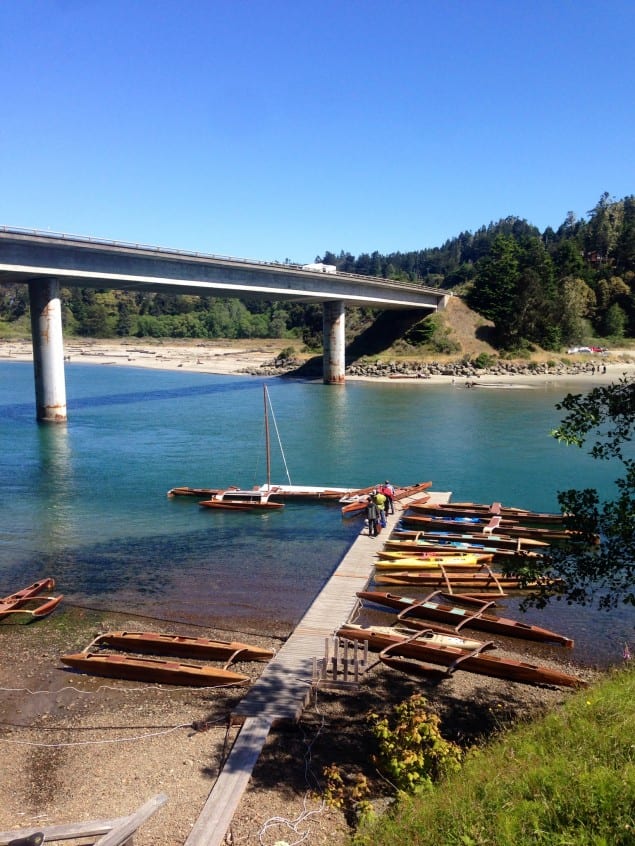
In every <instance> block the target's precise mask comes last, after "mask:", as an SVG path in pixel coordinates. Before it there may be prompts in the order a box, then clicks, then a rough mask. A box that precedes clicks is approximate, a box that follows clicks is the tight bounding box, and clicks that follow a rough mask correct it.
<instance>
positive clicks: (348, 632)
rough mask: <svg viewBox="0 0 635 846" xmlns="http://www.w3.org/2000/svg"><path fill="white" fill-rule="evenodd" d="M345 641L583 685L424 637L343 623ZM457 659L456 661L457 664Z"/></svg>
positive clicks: (478, 669) (473, 668) (492, 672)
mask: <svg viewBox="0 0 635 846" xmlns="http://www.w3.org/2000/svg"><path fill="white" fill-rule="evenodd" d="M337 634H338V636H339V637H341V638H346V639H347V640H353V641H355V640H357V641H366V642H367V643H368V647H369V649H371V650H372V651H373V652H382V651H383V650H385V649H389V654H390V655H391V656H396V657H401V658H410V659H413V660H415V661H420V662H421V661H430V662H432V663H433V664H436V665H440V666H442V667H448V668H452V669H454V667H456V669H461V670H467V671H468V672H471V673H478V674H479V675H485V676H493V677H495V678H501V679H510V680H513V681H517V682H523V683H525V684H548V685H555V686H557V687H574V688H578V687H585V686H586V683H585V682H584V681H582V680H581V679H578V678H576V677H575V676H571V675H569V674H568V673H563V672H560V671H559V670H552V669H551V668H549V667H540V666H538V665H536V664H530V663H528V662H526V661H514V660H512V659H509V658H502V657H499V656H497V655H491V654H489V653H488V654H483V652H480V653H479V654H477V655H471V654H470V652H469V651H467V650H462V649H458V648H456V647H453V646H444V645H442V644H435V643H431V642H428V641H426V640H421V641H420V640H415V641H413V640H410V641H409V640H408V639H407V638H406V637H403V636H400V635H387V634H383V633H382V632H373V631H372V630H370V629H366V630H363V629H362V630H360V629H355V628H349V627H347V626H343V627H342V628H341V629H339V631H338V632H337ZM457 662H458V663H457Z"/></svg>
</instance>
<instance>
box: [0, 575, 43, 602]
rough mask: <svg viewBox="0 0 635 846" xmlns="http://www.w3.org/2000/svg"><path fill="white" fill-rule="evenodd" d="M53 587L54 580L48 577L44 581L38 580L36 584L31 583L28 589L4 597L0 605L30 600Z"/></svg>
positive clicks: (0, 600)
mask: <svg viewBox="0 0 635 846" xmlns="http://www.w3.org/2000/svg"><path fill="white" fill-rule="evenodd" d="M54 587H55V579H53V578H52V577H50V576H49V577H48V578H46V579H40V580H39V581H37V582H33V584H32V585H29V586H28V587H25V588H22V589H21V590H18V591H16V592H15V593H10V594H9V596H4V597H2V598H1V599H0V603H5V602H17V601H19V600H21V599H31V598H32V597H34V596H37V595H38V593H44V591H47V592H48V591H51V590H53V588H54Z"/></svg>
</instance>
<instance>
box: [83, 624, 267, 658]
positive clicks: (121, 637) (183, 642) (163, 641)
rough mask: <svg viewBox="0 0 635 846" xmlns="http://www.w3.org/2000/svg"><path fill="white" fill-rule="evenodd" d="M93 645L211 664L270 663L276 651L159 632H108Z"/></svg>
mask: <svg viewBox="0 0 635 846" xmlns="http://www.w3.org/2000/svg"><path fill="white" fill-rule="evenodd" d="M93 646H109V647H111V648H112V649H122V650H127V651H129V652H140V653H142V654H147V655H173V656H176V657H179V658H199V659H202V660H208V661H269V660H270V659H271V658H273V655H274V652H273V650H272V649H264V648H260V647H259V646H251V645H250V644H247V643H241V642H240V641H237V640H232V641H227V640H209V639H208V638H206V637H184V636H182V635H175V634H159V633H157V632H127V631H116V632H105V633H104V634H102V635H99V636H98V637H96V638H95V640H94V641H93V642H92V644H91V647H93ZM89 648H90V647H89Z"/></svg>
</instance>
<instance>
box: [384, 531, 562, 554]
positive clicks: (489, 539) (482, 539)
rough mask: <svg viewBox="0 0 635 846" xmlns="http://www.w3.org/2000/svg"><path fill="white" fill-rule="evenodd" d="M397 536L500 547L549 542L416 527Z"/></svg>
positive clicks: (538, 545)
mask: <svg viewBox="0 0 635 846" xmlns="http://www.w3.org/2000/svg"><path fill="white" fill-rule="evenodd" d="M398 534H399V537H403V538H405V539H408V538H418V539H421V540H424V541H428V540H430V541H434V542H436V541H438V540H442V541H443V540H450V541H458V542H459V543H482V544H488V545H489V546H497V547H500V548H503V547H504V548H505V549H511V550H516V549H546V548H547V547H548V546H549V544H548V543H547V542H546V541H543V540H536V539H535V538H529V537H522V536H517V537H512V536H511V535H506V534H504V533H502V532H496V534H487V535H485V534H483V532H451V531H444V530H442V529H429V530H428V529H423V530H422V529H418V530H414V531H408V530H407V529H404V530H402V531H399V532H398Z"/></svg>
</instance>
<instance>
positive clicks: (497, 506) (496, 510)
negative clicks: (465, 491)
mask: <svg viewBox="0 0 635 846" xmlns="http://www.w3.org/2000/svg"><path fill="white" fill-rule="evenodd" d="M411 508H412V509H413V510H415V511H421V512H422V513H424V514H442V515H443V514H446V515H447V514H456V515H457V516H461V515H466V514H467V515H472V516H477V517H479V516H481V517H485V516H486V517H494V516H500V517H503V518H505V519H511V520H515V521H516V522H518V523H520V522H523V523H530V524H533V525H537V526H539V525H543V524H546V525H554V524H556V525H564V520H565V515H563V514H555V513H550V512H544V511H529V510H528V509H525V508H515V507H514V506H504V505H501V503H500V502H493V503H492V504H491V505H486V504H483V503H478V502H439V503H434V504H431V503H423V504H421V505H415V504H413V505H412V506H411Z"/></svg>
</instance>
